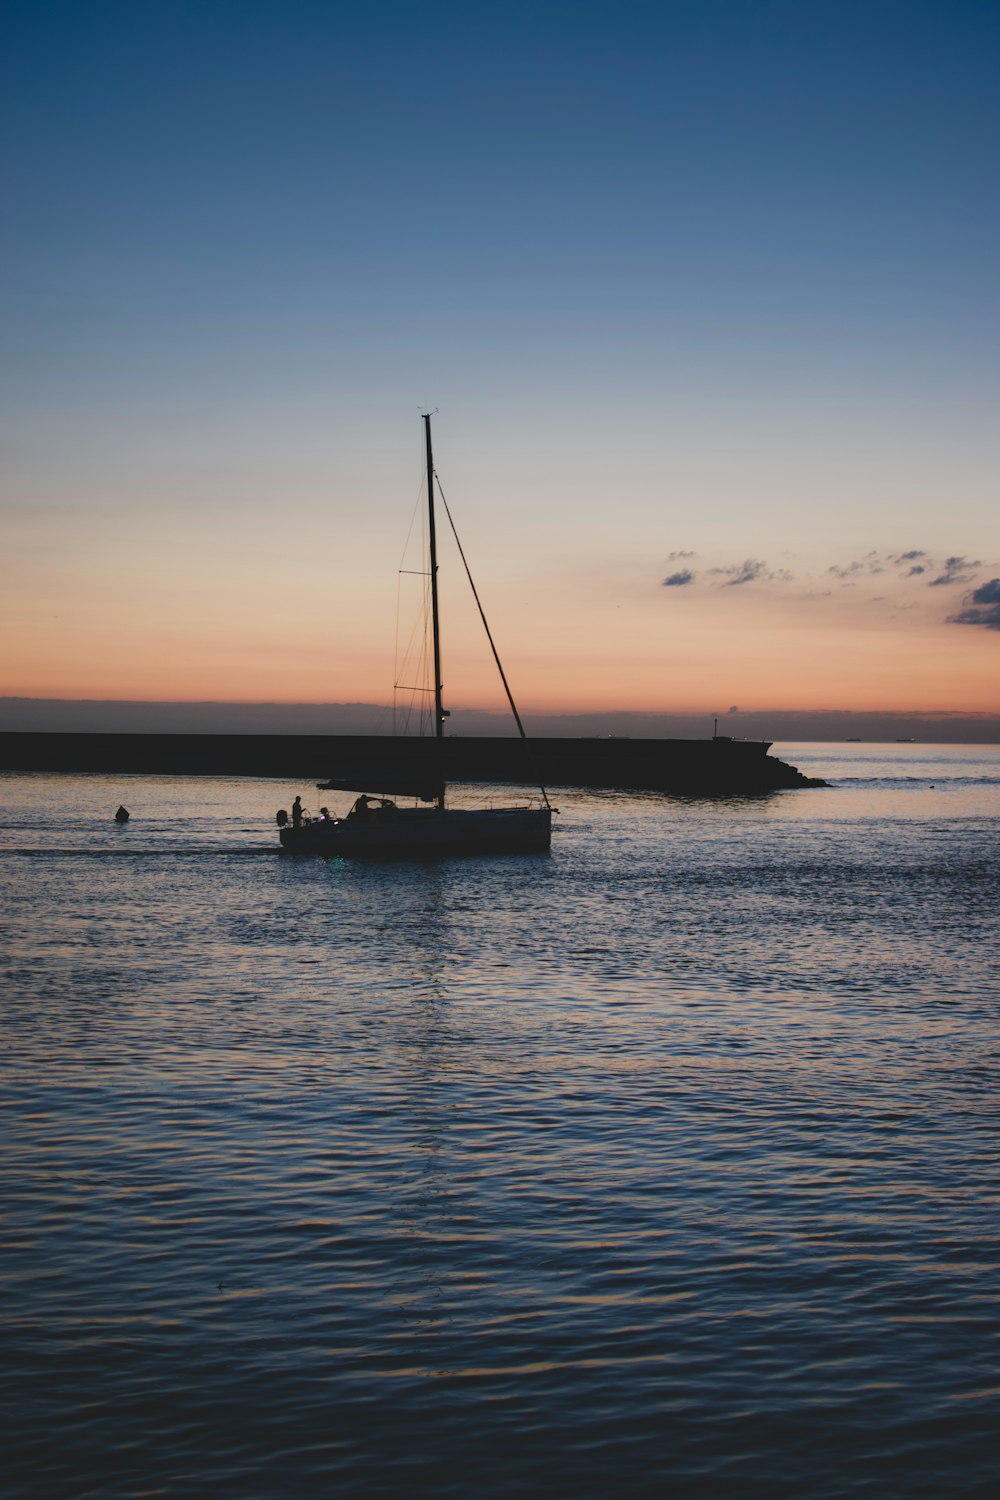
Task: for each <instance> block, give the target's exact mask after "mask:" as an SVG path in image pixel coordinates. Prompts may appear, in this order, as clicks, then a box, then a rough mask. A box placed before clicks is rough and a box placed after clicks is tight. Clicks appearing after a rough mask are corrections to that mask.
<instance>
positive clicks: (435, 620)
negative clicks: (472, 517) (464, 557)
mask: <svg viewBox="0 0 1000 1500" xmlns="http://www.w3.org/2000/svg"><path fill="white" fill-rule="evenodd" d="M424 438H425V441H426V444H427V539H428V543H429V546H430V569H431V630H432V632H433V637H434V737H435V739H436V740H437V741H438V746H437V751H438V754H437V762H438V773H439V777H440V791H439V792H438V803H437V805H438V807H440V808H443V807H444V754H443V746H442V745H441V744H440V741H441V740H442V739H443V738H444V721H445V719H446V718H447V714H446V712H445V710H444V708H443V706H442V703H441V621H440V617H439V612H438V576H437V575H438V565H437V530H436V527H435V525H434V454H433V452H432V450H431V414H430V412H426V413H425V414H424Z"/></svg>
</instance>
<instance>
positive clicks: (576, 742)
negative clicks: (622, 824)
mask: <svg viewBox="0 0 1000 1500" xmlns="http://www.w3.org/2000/svg"><path fill="white" fill-rule="evenodd" d="M443 746H444V775H445V779H446V780H448V781H452V782H462V781H465V782H479V781H501V782H513V783H522V784H530V783H537V782H538V781H543V782H545V783H547V784H549V785H553V786H579V787H622V788H636V789H643V790H651V791H664V792H676V793H681V794H689V795H695V796H697V795H708V796H711V795H727V794H729V795H731V794H748V793H753V792H769V791H777V790H780V789H783V788H791V787H806V786H822V785H823V784H824V783H823V782H821V781H817V780H815V779H811V778H809V777H806V776H803V775H802V774H801V772H799V771H797V770H796V769H795V767H794V766H790V765H788V764H786V763H785V762H784V761H781V760H778V759H777V757H775V756H772V755H769V754H768V751H769V750H770V748H771V747H770V745H769V744H768V743H767V742H766V741H745V740H731V739H722V738H718V739H710V740H638V739H637V740H628V739H620V740H618V739H557V738H545V739H532V740H528V741H526V742H525V741H522V740H519V739H513V738H499V737H495V738H486V737H470V738H468V739H462V738H459V737H456V738H446V739H445V740H444V741H443ZM434 754H435V742H434V741H433V740H428V739H417V738H406V739H392V738H390V737H387V736H380V735H318V734H317V735H284V734H275V735H268V734H48V733H26V732H21V733H5V734H0V769H2V770H5V771H64V772H66V771H68V772H120V773H125V774H147V775H159V776H274V777H281V778H285V779H294V778H302V779H308V780H310V781H320V780H326V779H327V778H331V779H334V780H342V781H344V782H345V783H346V784H351V785H356V786H358V787H359V789H361V788H363V789H369V790H377V789H378V787H379V782H380V779H384V780H385V781H386V783H387V784H388V783H389V782H390V781H391V779H392V776H393V773H394V772H398V771H399V770H400V769H401V768H403V767H405V768H406V770H407V771H408V772H409V773H411V774H413V775H416V776H419V775H423V774H426V773H427V772H428V770H429V768H430V765H431V756H432V755H434ZM357 772H360V773H361V779H360V781H359V780H358V777H357V775H356V773H357Z"/></svg>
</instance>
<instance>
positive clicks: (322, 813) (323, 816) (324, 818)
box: [319, 807, 330, 823]
mask: <svg viewBox="0 0 1000 1500" xmlns="http://www.w3.org/2000/svg"><path fill="white" fill-rule="evenodd" d="M329 819H330V809H329V808H328V807H321V808H320V810H319V820H320V822H321V823H327V822H329Z"/></svg>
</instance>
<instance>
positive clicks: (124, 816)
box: [115, 807, 128, 823]
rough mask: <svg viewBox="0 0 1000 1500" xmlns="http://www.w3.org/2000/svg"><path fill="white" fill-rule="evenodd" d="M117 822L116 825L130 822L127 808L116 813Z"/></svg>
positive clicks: (121, 808)
mask: <svg viewBox="0 0 1000 1500" xmlns="http://www.w3.org/2000/svg"><path fill="white" fill-rule="evenodd" d="M115 822H116V823H127V822H128V808H127V807H119V809H118V811H117V812H116V813H115Z"/></svg>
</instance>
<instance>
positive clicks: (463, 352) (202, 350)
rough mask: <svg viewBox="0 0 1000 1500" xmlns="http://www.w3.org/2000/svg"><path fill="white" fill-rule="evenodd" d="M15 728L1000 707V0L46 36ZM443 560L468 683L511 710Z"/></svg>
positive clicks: (12, 690)
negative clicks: (437, 623) (435, 669)
mask: <svg viewBox="0 0 1000 1500" xmlns="http://www.w3.org/2000/svg"><path fill="white" fill-rule="evenodd" d="M5 51H6V62H5V64H4V87H3V90H2V93H3V104H2V109H3V113H4V117H5V118H4V130H3V141H4V147H3V150H4V157H5V160H4V180H5V183H6V192H5V195H4V196H5V221H6V222H5V228H4V236H3V238H4V245H5V249H4V252H3V253H4V259H5V274H4V277H3V291H2V306H0V312H2V320H3V322H2V327H3V338H2V346H3V353H2V356H0V358H2V378H3V387H4V391H3V394H4V401H3V412H4V414H3V429H4V430H3V455H4V456H3V466H4V470H3V496H2V506H3V509H2V524H3V535H4V547H3V550H2V564H0V567H2V597H0V619H2V633H0V639H2V648H0V649H2V656H0V695H13V696H21V697H35V698H89V699H94V698H107V699H129V698H134V699H143V700H146V699H152V700H157V699H183V700H192V699H214V700H223V701H243V702H254V701H275V702H282V701H283V702H328V701H329V702H353V701H365V702H389V701H390V699H391V692H392V674H393V652H394V644H393V642H394V630H395V623H396V609H397V570H398V568H399V567H400V563H401V560H402V559H403V557H404V550H403V549H404V540H405V536H406V531H407V527H408V526H409V525H410V521H411V516H412V513H413V510H414V506H415V504H416V502H417V501H418V497H419V489H420V485H421V481H422V430H421V423H420V421H419V413H420V411H421V410H422V409H430V408H436V409H437V411H438V415H437V416H436V417H435V443H436V451H437V459H438V470H439V473H440V476H441V479H442V482H443V484H444V488H445V492H446V494H447V496H448V500H449V502H450V504H451V506H452V509H453V510H454V512H455V515H456V520H457V522H458V524H459V527H460V530H461V534H462V540H463V543H464V545H465V548H466V551H467V553H468V555H469V560H470V563H471V565H472V568H473V571H474V573H475V575H476V580H477V584H478V585H479V588H480V592H481V594H482V596H483V600H484V603H485V605H486V608H487V611H488V613H489V615H490V620H491V624H492V625H493V628H494V632H495V634H496V636H497V640H498V644H499V646H500V649H501V651H502V653H503V655H504V659H505V663H506V665H507V667H508V670H509V673H510V676H511V678H512V681H513V685H514V688H515V690H516V692H517V694H518V697H519V700H520V702H521V704H522V706H523V708H524V709H525V711H526V712H527V713H528V714H529V715H530V714H532V713H538V714H540V713H553V712H561V713H579V712H584V711H604V712H611V711H618V710H621V711H632V710H637V711H643V712H651V713H653V712H689V713H705V714H710V713H725V712H727V711H728V710H729V709H730V708H731V707H735V706H739V707H740V708H741V709H744V710H746V711H748V712H753V713H759V712H762V711H765V710H768V709H845V710H846V709H854V710H866V709H871V710H883V709H888V710H921V711H950V712H961V713H970V712H971V713H984V714H994V713H997V712H998V711H1000V693H998V683H1000V670H998V669H1000V581H998V580H1000V538H998V533H997V516H998V514H1000V507H998V504H997V492H996V491H997V487H996V474H997V472H998V462H997V460H998V457H1000V453H998V449H1000V424H998V422H997V395H998V386H1000V381H998V374H1000V356H998V349H1000V342H998V326H997V325H998V300H997V267H998V264H1000V234H998V228H1000V212H998V202H1000V197H998V194H997V190H996V178H997V162H998V161H1000V128H998V126H1000V105H998V98H1000V94H998V90H997V86H996V83H997V77H998V64H1000V8H998V7H996V6H991V5H985V4H982V3H978V0H977V3H970V0H949V3H920V0H911V3H903V0H900V3H885V0H869V3H863V4H862V3H853V0H847V3H844V4H839V5H836V6H834V5H826V4H817V5H812V4H803V3H801V0H798V3H790V0H787V3H786V0H778V3H766V0H764V3H755V0H743V3H738V0H728V3H723V0H697V3H695V0H691V3H686V0H660V3H653V0H650V3H642V0H621V3H616V4H613V5H612V4H610V3H608V4H587V3H577V4H568V3H553V4H547V3H544V0H543V3H538V4H527V3H525V4H523V5H522V4H506V5H501V4H494V5H490V6H476V5H472V6H470V5H468V4H448V3H441V0H431V3H429V4H426V5H422V6H414V5H410V4H407V5H403V4H398V3H394V0H391V3H385V4H382V5H380V6H378V7H357V6H354V5H351V6H347V5H341V4H337V3H328V4H319V3H305V0H290V3H286V4H282V5H277V4H270V3H267V4H265V3H253V0H245V3H240V4H230V3H225V0H203V3H193V0H189V3H187V4H157V3H151V4H147V5H143V6H134V5H124V4H115V3H106V4H102V5H100V6H92V5H89V4H70V3H62V4H57V3H48V0H37V3H34V4H32V6H30V7H23V8H22V9H21V11H20V12H19V14H18V16H17V17H16V19H15V20H14V21H13V23H10V22H9V23H8V37H7V47H6V49H5ZM443 563H444V569H445V610H446V616H445V629H446V655H445V663H444V668H445V680H446V687H447V696H448V700H449V701H450V702H451V703H452V704H453V705H454V706H455V707H456V708H458V707H460V706H468V707H490V706H494V705H498V704H499V701H500V697H499V690H498V688H497V686H496V685H495V681H494V676H493V674H492V672H491V669H490V667H489V663H488V658H487V656H486V648H485V647H484V646H483V645H482V644H481V643H480V639H479V634H478V631H477V630H476V629H475V628H474V622H473V620H472V616H471V611H470V606H469V605H468V604H467V603H466V602H465V601H464V600H462V601H461V602H460V600H459V596H458V592H457V585H456V583H455V582H453V580H455V579H456V578H457V575H456V573H455V567H454V565H453V562H452V559H451V557H450V556H449V555H448V554H446V555H445V557H444V559H443Z"/></svg>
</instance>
